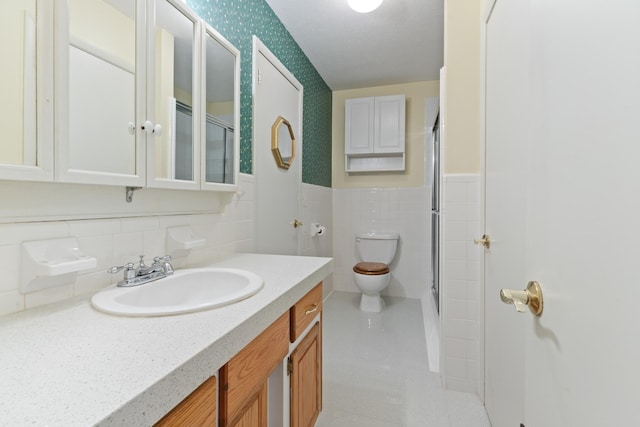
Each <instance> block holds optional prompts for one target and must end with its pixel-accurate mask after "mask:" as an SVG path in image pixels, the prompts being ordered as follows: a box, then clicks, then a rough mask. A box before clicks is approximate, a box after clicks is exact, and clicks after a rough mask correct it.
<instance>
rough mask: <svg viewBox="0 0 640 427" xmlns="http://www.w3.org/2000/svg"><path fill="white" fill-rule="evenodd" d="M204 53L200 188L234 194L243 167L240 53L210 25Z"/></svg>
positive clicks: (207, 30)
mask: <svg viewBox="0 0 640 427" xmlns="http://www.w3.org/2000/svg"><path fill="white" fill-rule="evenodd" d="M204 53H205V55H204V61H203V67H204V88H203V90H202V93H203V94H204V108H203V110H204V112H205V117H204V119H205V120H204V121H205V127H204V131H203V132H204V145H203V147H202V151H203V154H202V163H201V169H202V185H201V188H202V189H203V190H218V191H235V190H236V189H237V184H238V171H239V165H240V163H239V162H240V159H239V154H240V152H239V149H240V148H239V147H240V132H239V131H240V122H239V118H240V102H239V100H240V51H238V50H237V49H236V48H235V47H233V45H231V43H229V42H228V41H227V40H226V39H225V38H224V37H222V36H221V35H220V34H218V32H217V31H215V30H214V29H213V28H211V27H209V26H207V27H206V31H205V37H204Z"/></svg>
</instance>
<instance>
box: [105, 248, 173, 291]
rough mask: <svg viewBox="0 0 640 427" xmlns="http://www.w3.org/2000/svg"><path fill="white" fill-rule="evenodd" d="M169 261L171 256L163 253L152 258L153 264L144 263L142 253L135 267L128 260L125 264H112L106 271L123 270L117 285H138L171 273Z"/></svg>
mask: <svg viewBox="0 0 640 427" xmlns="http://www.w3.org/2000/svg"><path fill="white" fill-rule="evenodd" d="M169 261H171V256H170V255H165V256H163V257H155V258H153V264H151V265H146V264H145V263H144V255H140V262H139V263H138V267H137V268H136V267H135V264H134V263H132V262H130V263H127V264H125V265H120V266H117V265H116V266H113V267H111V268H109V269H108V270H107V273H110V274H115V273H117V272H119V271H122V270H124V278H123V280H121V281H119V282H118V286H120V287H125V288H126V287H131V286H138V285H142V284H144V283H149V282H153V281H154V280H158V279H162V278H164V277H167V276H168V275H171V274H173V272H174V270H173V266H172V265H171V263H170V262H169Z"/></svg>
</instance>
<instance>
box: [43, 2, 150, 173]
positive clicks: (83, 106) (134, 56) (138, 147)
mask: <svg viewBox="0 0 640 427" xmlns="http://www.w3.org/2000/svg"><path fill="white" fill-rule="evenodd" d="M56 4H57V5H58V8H57V11H56V13H57V19H58V22H57V33H56V40H57V42H56V47H57V53H56V60H55V64H56V65H55V75H56V91H55V99H56V129H55V139H56V141H55V145H56V155H55V160H56V168H55V169H56V180H58V181H62V182H78V183H88V184H110V185H132V186H140V185H143V184H144V181H145V176H144V132H143V131H142V130H141V129H140V128H141V125H142V122H143V120H144V119H143V115H142V113H141V110H140V108H139V107H140V99H142V98H143V97H144V80H143V79H144V72H143V70H141V68H143V67H144V60H145V58H144V41H145V34H144V31H143V28H141V27H142V26H141V24H140V23H141V22H143V20H142V18H141V16H142V15H144V4H143V2H142V1H141V0H138V1H130V2H110V1H106V0H69V1H68V2H67V1H61V2H56Z"/></svg>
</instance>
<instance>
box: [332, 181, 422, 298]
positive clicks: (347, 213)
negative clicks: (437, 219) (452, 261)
mask: <svg viewBox="0 0 640 427" xmlns="http://www.w3.org/2000/svg"><path fill="white" fill-rule="evenodd" d="M430 216H431V190H430V188H429V187H406V188H364V189H363V188H349V189H335V190H334V193H333V224H334V242H333V256H334V273H333V274H334V286H335V289H336V290H341V291H349V292H359V290H358V288H357V287H356V285H355V284H354V283H353V278H352V268H353V266H354V265H355V264H356V262H357V261H356V259H357V258H356V253H355V237H354V236H355V233H357V232H359V231H368V230H375V231H392V232H396V233H398V234H400V241H399V242H398V250H397V252H396V257H395V259H394V261H393V262H392V264H391V282H390V283H389V286H388V287H387V289H386V290H385V291H383V294H384V295H391V296H400V297H407V298H421V297H422V296H423V295H424V294H425V293H426V292H427V289H429V288H430V285H429V283H431V270H430V266H429V264H430V260H431V255H430V254H431V230H430V228H431V222H430V221H431V218H430Z"/></svg>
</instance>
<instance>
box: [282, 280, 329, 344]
mask: <svg viewBox="0 0 640 427" xmlns="http://www.w3.org/2000/svg"><path fill="white" fill-rule="evenodd" d="M321 311H322V282H320V283H318V286H316V287H315V288H313V289H311V290H310V291H309V293H308V294H306V295H305V296H303V297H302V298H300V300H299V301H298V302H297V303H296V304H295V305H294V306H293V307H291V310H290V312H291V337H290V340H291V342H294V341H295V340H296V339H298V337H299V336H300V334H302V333H303V332H304V330H305V328H306V327H307V326H309V325H310V324H311V321H312V320H313V319H314V318H315V317H316V315H317V314H318V313H320V312H321Z"/></svg>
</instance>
